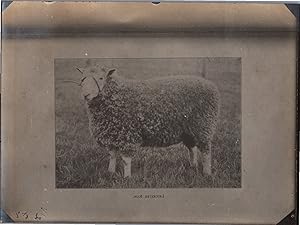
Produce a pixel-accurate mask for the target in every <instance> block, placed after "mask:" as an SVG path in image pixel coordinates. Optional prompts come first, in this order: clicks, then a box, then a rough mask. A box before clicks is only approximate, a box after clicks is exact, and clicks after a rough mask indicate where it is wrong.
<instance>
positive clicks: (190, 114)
mask: <svg viewBox="0 0 300 225" xmlns="http://www.w3.org/2000/svg"><path fill="white" fill-rule="evenodd" d="M78 70H79V71H80V72H81V73H82V75H83V77H82V79H81V81H80V82H79V83H78V84H79V85H80V86H81V90H82V96H83V98H84V100H85V104H86V108H87V114H88V119H89V128H90V132H91V134H92V136H93V137H94V138H95V140H96V142H97V143H98V144H99V147H100V148H102V149H106V150H107V151H108V152H109V153H110V161H109V166H108V170H109V171H110V172H115V170H116V162H117V158H121V159H122V161H123V162H124V177H127V176H131V160H132V156H133V155H134V154H135V152H136V151H138V150H139V149H140V148H142V147H145V146H148V147H149V146H150V147H166V146H170V145H174V144H178V143H183V144H184V145H185V146H186V147H187V149H188V152H189V157H190V164H191V166H193V167H195V169H196V170H197V171H198V170H199V168H201V169H202V170H201V171H202V172H203V173H204V174H206V175H211V173H212V171H211V142H212V139H213V135H214V133H215V130H216V126H217V120H218V114H219V105H220V100H219V99H220V97H219V91H218V89H217V88H216V86H215V85H214V84H213V83H212V82H210V81H208V80H206V79H204V78H201V77H198V76H187V75H186V76H166V77H160V78H152V79H148V80H130V79H126V78H124V77H122V76H120V75H118V74H117V71H116V69H106V68H103V67H100V66H90V67H88V68H84V69H82V68H81V69H79V68H78ZM200 166H201V167H200Z"/></svg>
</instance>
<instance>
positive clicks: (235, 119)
mask: <svg viewBox="0 0 300 225" xmlns="http://www.w3.org/2000/svg"><path fill="white" fill-rule="evenodd" d="M208 79H210V80H212V81H213V82H214V83H215V84H216V85H217V86H218V88H219V90H220V93H221V109H220V119H219V122H218V127H217V131H216V134H215V136H214V140H213V143H212V169H213V175H212V176H211V177H208V176H204V175H202V174H201V173H200V174H197V173H196V171H195V170H194V169H193V168H191V167H190V165H189V161H188V153H187V149H186V148H185V147H184V146H183V145H182V144H178V145H174V146H169V147H167V148H149V147H146V148H141V149H140V150H139V151H137V153H136V155H135V156H134V158H133V161H132V174H133V175H132V177H130V178H123V176H122V168H121V167H120V166H119V167H118V168H117V172H116V173H115V174H111V173H109V172H108V171H107V168H108V161H109V159H108V154H107V152H105V151H104V150H103V149H101V148H100V147H99V146H97V144H96V143H95V142H94V140H93V138H92V137H91V135H90V132H89V128H88V119H87V115H86V111H85V107H84V103H83V101H82V100H80V95H79V90H78V89H76V88H74V86H72V85H64V86H62V85H61V84H58V83H57V84H56V112H55V115H56V187H57V188H204V187H206V188H207V187H210V188H239V187H241V109H240V107H241V105H240V104H241V101H240V71H239V72H227V73H223V74H222V76H220V75H218V76H213V74H212V75H211V76H210V77H209V76H208Z"/></svg>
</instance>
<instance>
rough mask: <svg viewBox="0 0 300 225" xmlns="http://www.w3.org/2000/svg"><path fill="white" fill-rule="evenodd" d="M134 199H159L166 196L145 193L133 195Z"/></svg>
mask: <svg viewBox="0 0 300 225" xmlns="http://www.w3.org/2000/svg"><path fill="white" fill-rule="evenodd" d="M133 198H134V199H158V198H165V195H164V194H144V195H133Z"/></svg>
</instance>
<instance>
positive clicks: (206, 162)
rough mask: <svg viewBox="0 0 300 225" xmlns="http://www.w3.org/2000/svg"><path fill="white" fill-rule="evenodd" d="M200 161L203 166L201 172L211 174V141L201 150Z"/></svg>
mask: <svg viewBox="0 0 300 225" xmlns="http://www.w3.org/2000/svg"><path fill="white" fill-rule="evenodd" d="M201 162H202V166H203V173H204V174H206V175H209V176H210V175H211V143H210V142H209V143H208V144H207V145H206V149H205V151H203V152H202V156H201Z"/></svg>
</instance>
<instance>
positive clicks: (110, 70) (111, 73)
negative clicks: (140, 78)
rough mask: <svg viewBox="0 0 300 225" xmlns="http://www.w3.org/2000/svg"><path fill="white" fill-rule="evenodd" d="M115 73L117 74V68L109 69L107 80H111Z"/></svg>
mask: <svg viewBox="0 0 300 225" xmlns="http://www.w3.org/2000/svg"><path fill="white" fill-rule="evenodd" d="M114 72H116V69H115V68H113V69H109V70H108V72H107V74H106V77H107V78H110V77H111V75H113V74H114Z"/></svg>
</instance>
